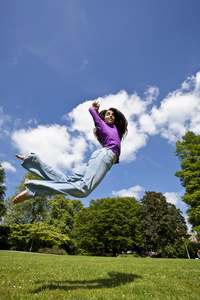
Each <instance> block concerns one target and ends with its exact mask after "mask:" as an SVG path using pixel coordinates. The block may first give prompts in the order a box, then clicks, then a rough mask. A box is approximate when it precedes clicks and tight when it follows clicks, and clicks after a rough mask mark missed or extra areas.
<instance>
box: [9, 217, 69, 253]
mask: <svg viewBox="0 0 200 300" xmlns="http://www.w3.org/2000/svg"><path fill="white" fill-rule="evenodd" d="M68 241H69V238H68V236H67V235H65V234H62V233H61V232H60V230H59V229H58V228H55V227H54V226H51V225H48V224H45V223H43V222H36V223H34V224H12V225H11V226H10V234H9V237H8V243H9V244H10V247H11V249H13V250H23V251H29V250H30V249H31V248H32V247H33V249H34V251H39V249H40V248H43V247H52V246H54V245H58V246H61V245H64V246H65V245H66V244H67V243H68ZM33 243H34V244H33Z"/></svg>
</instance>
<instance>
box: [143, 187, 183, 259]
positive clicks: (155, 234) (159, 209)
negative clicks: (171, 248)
mask: <svg viewBox="0 0 200 300" xmlns="http://www.w3.org/2000/svg"><path fill="white" fill-rule="evenodd" d="M141 204H142V207H141V225H142V230H143V238H144V244H145V246H146V247H147V248H149V249H152V250H156V251H157V250H159V248H161V249H162V257H165V247H166V246H167V244H173V243H174V242H175V241H176V240H180V241H181V239H182V238H183V237H185V235H186V233H187V226H186V222H185V219H184V217H183V216H182V215H181V211H180V210H179V209H176V207H175V205H173V204H170V203H168V202H167V201H166V198H165V196H163V194H162V193H156V192H146V193H145V196H143V198H142V199H141Z"/></svg>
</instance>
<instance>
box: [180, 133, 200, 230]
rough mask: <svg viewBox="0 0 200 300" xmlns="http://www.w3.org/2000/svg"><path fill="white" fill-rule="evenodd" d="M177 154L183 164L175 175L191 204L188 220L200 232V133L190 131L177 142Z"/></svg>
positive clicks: (185, 199) (189, 204)
mask: <svg viewBox="0 0 200 300" xmlns="http://www.w3.org/2000/svg"><path fill="white" fill-rule="evenodd" d="M175 155H176V156H178V158H179V160H180V164H181V170H179V171H177V172H176V173H175V176H177V177H178V178H179V179H180V181H181V184H182V186H183V187H184V188H185V194H184V196H183V197H182V199H183V201H184V202H185V203H186V204H187V205H188V206H189V209H188V210H187V214H188V216H189V218H188V221H189V222H190V223H191V224H192V226H193V229H194V230H196V231H197V232H198V233H199V234H200V135H195V134H194V132H192V131H188V132H187V133H186V134H185V136H183V137H182V141H177V142H176V150H175Z"/></svg>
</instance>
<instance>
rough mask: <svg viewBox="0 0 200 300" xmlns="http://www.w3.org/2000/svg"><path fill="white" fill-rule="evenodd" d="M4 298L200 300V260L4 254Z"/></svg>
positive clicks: (0, 257)
mask: <svg viewBox="0 0 200 300" xmlns="http://www.w3.org/2000/svg"><path fill="white" fill-rule="evenodd" d="M0 271H1V272H0V299H1V300H4V299H8V300H11V299H14V300H18V299H20V300H21V299H27V300H30V299H43V300H48V299H59V300H60V299H80V300H84V299H92V300H94V299H136V300H137V299H145V300H146V299H152V298H153V299H199V295H200V260H195V259H193V260H192V259H190V260H189V259H153V258H133V257H116V258H114V257H87V256H64V255H62V256H59V255H51V254H36V253H35V254H34V253H20V252H10V251H0Z"/></svg>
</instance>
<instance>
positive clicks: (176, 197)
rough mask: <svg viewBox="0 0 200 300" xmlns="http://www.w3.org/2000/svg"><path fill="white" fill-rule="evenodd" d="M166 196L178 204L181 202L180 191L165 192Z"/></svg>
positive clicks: (168, 199)
mask: <svg viewBox="0 0 200 300" xmlns="http://www.w3.org/2000/svg"><path fill="white" fill-rule="evenodd" d="M164 196H165V197H166V199H167V202H169V203H171V204H174V205H177V204H178V202H179V199H180V195H179V193H174V192H171V193H165V194H164Z"/></svg>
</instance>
